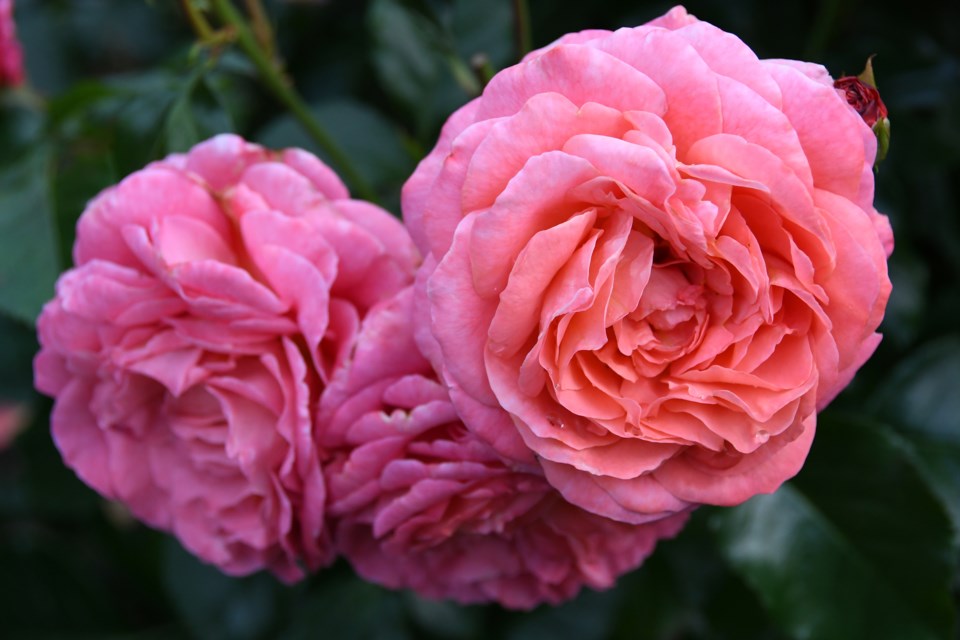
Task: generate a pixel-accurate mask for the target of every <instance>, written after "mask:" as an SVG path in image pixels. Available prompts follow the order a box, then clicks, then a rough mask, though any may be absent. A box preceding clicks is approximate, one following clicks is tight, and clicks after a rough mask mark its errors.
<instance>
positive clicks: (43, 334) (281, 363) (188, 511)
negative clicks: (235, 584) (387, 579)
mask: <svg viewBox="0 0 960 640" xmlns="http://www.w3.org/2000/svg"><path fill="white" fill-rule="evenodd" d="M415 256H416V250H415V249H414V247H413V244H412V243H411V242H410V240H409V237H408V236H407V235H406V233H405V231H404V230H403V228H402V226H401V225H400V223H399V222H398V221H397V220H396V219H394V218H391V217H390V216H389V215H388V214H387V213H386V212H384V211H382V210H380V209H379V208H377V207H374V206H373V205H370V204H367V203H364V202H359V201H354V200H349V199H348V195H347V191H346V188H345V187H344V186H343V184H342V183H341V182H340V180H339V179H338V178H337V177H336V176H335V175H334V173H333V172H332V171H331V170H330V169H329V168H327V167H326V166H325V165H324V164H322V163H321V162H320V161H319V160H318V159H317V158H315V157H314V156H312V155H310V154H308V153H306V152H304V151H300V150H287V151H283V152H279V153H273V152H269V151H267V150H265V149H263V148H261V147H259V146H256V145H252V144H248V143H246V142H244V141H243V140H241V139H240V138H238V137H236V136H232V135H223V136H218V137H216V138H213V139H211V140H209V141H207V142H204V143H202V144H200V145H198V146H196V147H194V148H193V149H192V150H191V151H190V152H189V153H188V154H186V155H174V156H171V157H169V158H167V159H166V160H163V161H162V162H157V163H155V164H152V165H150V166H148V167H147V168H145V169H143V170H142V171H138V172H137V173H135V174H133V175H131V176H129V177H127V178H126V179H125V180H123V181H122V182H121V183H120V184H119V185H117V186H115V187H112V188H110V189H107V190H106V191H105V192H103V193H102V194H101V195H100V196H98V197H97V198H96V199H95V200H94V201H92V202H91V203H90V205H89V206H88V208H87V210H86V211H85V212H84V214H83V216H82V217H81V219H80V222H79V225H78V230H77V241H76V245H75V247H74V259H75V261H76V267H75V268H74V269H71V270H70V271H68V272H67V273H65V274H64V275H63V276H62V277H61V279H60V281H59V282H58V284H57V295H56V298H55V299H54V300H53V301H51V302H50V303H48V304H47V306H46V307H45V308H44V311H43V313H42V315H41V316H40V319H39V336H40V343H41V345H42V349H41V352H40V354H39V355H38V356H37V359H36V362H35V375H36V378H35V379H36V385H37V388H38V389H40V390H41V391H43V392H45V393H47V394H49V395H51V396H54V398H55V399H56V402H55V405H54V409H53V414H52V418H51V420H52V428H53V436H54V439H55V441H56V444H57V446H58V447H59V449H60V452H61V453H62V455H63V457H64V460H65V461H66V463H67V464H68V465H69V466H71V467H72V468H73V469H75V470H76V472H77V474H78V475H79V476H80V478H82V479H83V480H84V481H85V482H86V483H88V484H89V485H90V486H92V487H93V488H95V489H96V490H97V491H99V492H100V493H102V494H103V495H105V496H107V497H109V498H114V499H117V500H121V501H123V502H124V503H126V504H127V505H128V506H129V508H130V509H131V510H132V512H133V513H134V514H135V515H136V516H137V517H139V518H141V519H142V520H144V521H146V522H147V523H149V524H151V525H153V526H155V527H159V528H162V529H167V530H170V531H172V532H173V533H175V534H176V535H177V537H179V538H180V540H181V541H182V542H183V544H184V545H185V546H186V547H187V548H188V549H189V550H190V551H192V552H193V553H195V554H196V555H198V556H200V557H201V558H202V559H204V560H206V561H208V562H211V563H214V564H217V565H219V566H220V567H221V568H222V569H223V570H224V571H226V572H227V573H231V574H245V573H249V572H251V571H255V570H257V569H260V568H268V569H270V570H272V571H273V572H275V573H276V574H277V575H278V576H280V577H281V578H283V579H284V580H294V579H297V578H298V577H300V576H301V575H302V570H301V568H300V566H301V565H305V566H306V567H309V568H316V567H318V566H321V565H323V564H324V563H326V562H328V561H329V560H330V559H331V557H332V550H331V548H330V544H329V536H328V534H327V531H326V530H325V528H324V524H323V514H324V506H325V488H324V484H323V478H322V473H321V469H320V466H319V462H318V453H317V451H316V448H315V442H314V441H313V433H312V432H313V430H314V421H313V420H312V417H311V416H312V415H313V412H314V409H315V407H314V404H315V402H316V399H317V398H318V397H319V394H320V392H321V390H322V388H323V386H324V385H325V384H326V382H327V380H328V378H329V377H330V375H331V372H332V371H333V370H334V369H335V368H337V367H338V366H340V363H341V362H342V361H343V359H344V358H345V356H346V354H348V353H349V352H350V350H351V349H352V348H353V343H354V341H355V339H356V335H357V332H358V330H359V326H360V322H361V320H362V318H363V316H364V315H365V314H366V312H367V310H368V309H369V308H370V307H371V306H372V305H374V304H375V303H376V302H378V301H379V300H380V299H382V298H384V297H386V296H388V295H392V294H393V293H394V292H395V291H397V290H399V289H401V288H402V287H404V286H406V285H407V284H408V283H409V282H410V280H411V279H412V274H413V269H414V266H415V259H416V258H415Z"/></svg>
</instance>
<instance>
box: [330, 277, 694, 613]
mask: <svg viewBox="0 0 960 640" xmlns="http://www.w3.org/2000/svg"><path fill="white" fill-rule="evenodd" d="M413 315H414V313H413V295H412V290H409V289H408V290H405V291H403V292H401V293H400V294H398V295H397V296H396V297H395V298H393V299H391V300H389V301H387V302H384V303H382V304H381V305H380V306H378V307H376V308H375V309H374V310H373V311H371V312H370V314H369V315H368V316H367V318H366V320H365V322H364V326H363V329H362V332H361V336H360V339H359V340H358V342H357V348H356V353H355V355H354V357H353V359H352V360H351V361H350V362H349V363H348V364H347V366H346V367H345V368H344V369H342V370H341V371H340V372H339V373H338V374H337V376H336V377H335V379H334V381H333V382H332V383H331V384H330V386H329V387H328V388H327V390H326V392H325V393H324V396H323V399H322V403H321V412H320V414H321V418H320V421H319V422H320V423H321V424H323V425H324V427H325V428H324V431H323V433H322V435H321V437H320V442H321V443H322V444H323V447H324V449H326V450H327V451H329V452H331V455H332V458H331V459H330V460H329V461H328V462H327V463H326V464H325V465H324V468H325V474H326V476H327V481H328V487H329V500H330V502H329V514H330V517H331V520H332V521H333V522H334V523H335V524H334V525H333V526H334V530H335V540H336V545H337V548H338V550H339V551H340V552H342V553H343V554H344V555H345V556H346V557H347V558H348V559H349V560H350V562H351V563H352V564H353V565H354V567H355V568H356V570H357V572H358V573H360V575H362V576H363V577H365V578H367V579H368V580H371V581H373V582H377V583H379V584H382V585H385V586H388V587H392V588H401V587H406V588H412V589H414V590H416V591H417V592H419V593H421V594H423V595H426V596H428V597H434V598H451V599H454V600H457V601H459V602H462V603H477V602H488V601H496V602H499V603H500V604H502V605H504V606H506V607H511V608H521V609H529V608H532V607H533V606H535V605H537V604H539V603H541V602H549V603H553V604H557V603H559V602H561V601H564V600H567V599H569V598H571V597H573V596H574V595H575V594H576V593H577V592H578V591H579V590H580V588H581V587H582V586H583V585H587V586H590V587H593V588H607V587H610V586H612V585H613V583H614V581H615V580H616V578H617V577H618V576H619V575H620V574H622V573H624V572H626V571H628V570H631V569H634V568H636V567H637V566H638V565H639V564H640V563H641V562H642V561H643V559H644V558H646V557H647V555H649V554H650V553H651V552H652V550H653V547H654V544H655V543H656V541H657V540H658V539H660V538H663V537H666V536H673V535H674V534H676V533H677V531H679V530H680V528H681V527H682V526H683V524H684V522H685V521H686V519H687V514H686V513H682V514H679V515H676V516H673V517H672V518H669V519H665V520H661V521H658V522H655V523H652V524H647V525H628V524H624V523H621V522H616V521H613V520H609V519H607V518H604V517H601V516H597V515H594V514H591V513H588V512H586V511H583V510H582V509H579V508H577V507H575V506H573V505H571V504H569V503H568V502H566V501H565V500H563V498H562V497H560V495H559V493H558V492H557V491H556V490H554V489H553V488H552V487H551V486H550V485H549V484H548V483H547V482H546V481H545V480H544V478H543V475H542V473H541V472H540V470H539V469H536V468H533V469H525V468H522V467H511V466H508V465H506V464H504V462H503V461H502V460H501V459H500V457H499V456H497V455H496V453H495V451H494V450H493V449H492V448H491V447H490V446H488V445H487V444H485V443H484V442H483V441H481V440H480V439H479V438H477V437H476V436H475V435H474V434H473V433H471V432H470V431H469V430H467V429H466V428H465V426H464V424H463V421H462V419H461V417H460V416H459V415H458V413H457V411H456V409H455V408H454V407H453V405H452V404H451V402H450V398H449V396H448V393H447V390H446V389H445V388H444V387H443V385H441V384H440V383H439V382H438V380H437V378H436V376H435V374H434V372H433V371H432V369H431V367H430V365H429V364H428V362H427V361H426V360H425V359H424V357H423V356H422V355H420V352H419V351H418V347H417V345H416V344H415V342H414V336H413V333H414V331H413V327H414V322H413Z"/></svg>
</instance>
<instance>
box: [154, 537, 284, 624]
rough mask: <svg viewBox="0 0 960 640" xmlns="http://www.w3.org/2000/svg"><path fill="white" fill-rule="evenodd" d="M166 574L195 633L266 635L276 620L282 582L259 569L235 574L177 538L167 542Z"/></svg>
mask: <svg viewBox="0 0 960 640" xmlns="http://www.w3.org/2000/svg"><path fill="white" fill-rule="evenodd" d="M164 548H165V552H164V566H163V576H164V582H165V583H166V586H167V593H168V595H169V597H170V599H171V600H172V601H173V603H174V606H175V607H176V610H177V612H178V613H179V615H180V617H181V618H182V619H183V621H184V623H185V624H186V626H187V627H189V628H190V629H191V630H192V631H193V632H194V634H195V636H196V637H197V638H209V639H211V640H217V639H218V638H224V639H227V638H229V639H230V640H245V639H247V638H262V637H267V632H268V631H269V630H270V629H271V628H272V627H274V625H276V623H277V619H276V615H277V611H276V609H277V606H276V605H277V600H278V599H279V597H280V596H281V594H282V590H283V587H282V585H280V584H279V583H278V582H277V580H276V579H275V578H273V577H272V576H270V575H267V574H265V573H259V574H256V575H253V576H248V577H245V578H234V577H230V576H227V575H225V574H223V573H221V572H220V571H219V570H218V569H217V568H216V567H213V566H210V565H206V564H203V563H202V562H200V561H199V560H198V559H197V558H195V557H194V556H192V555H190V554H189V553H187V552H186V551H185V550H184V549H183V547H181V546H180V544H179V543H178V542H176V541H175V540H173V538H168V539H167V540H166V543H165V545H164Z"/></svg>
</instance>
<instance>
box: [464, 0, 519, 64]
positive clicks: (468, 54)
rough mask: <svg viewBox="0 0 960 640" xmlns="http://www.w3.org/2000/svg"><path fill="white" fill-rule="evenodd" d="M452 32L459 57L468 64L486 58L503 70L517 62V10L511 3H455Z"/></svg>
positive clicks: (471, 0) (492, 0)
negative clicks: (514, 29)
mask: <svg viewBox="0 0 960 640" xmlns="http://www.w3.org/2000/svg"><path fill="white" fill-rule="evenodd" d="M450 30H451V32H452V35H453V41H454V45H455V46H456V48H457V53H459V54H460V56H461V57H462V58H463V59H464V60H466V61H467V62H470V61H471V60H472V59H473V58H474V56H476V55H483V56H485V57H486V58H487V60H489V61H490V63H491V64H492V65H493V66H494V67H495V68H498V69H499V68H502V67H505V66H506V65H508V64H510V63H511V62H512V61H513V59H514V55H515V52H514V43H513V10H512V8H511V3H510V1H509V0H487V1H486V2H476V0H454V3H453V7H452V9H451V14H450Z"/></svg>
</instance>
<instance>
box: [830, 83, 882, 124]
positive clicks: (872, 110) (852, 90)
mask: <svg viewBox="0 0 960 640" xmlns="http://www.w3.org/2000/svg"><path fill="white" fill-rule="evenodd" d="M833 86H834V87H836V88H837V89H839V90H840V91H843V94H844V97H845V98H846V99H847V102H848V103H849V104H850V106H851V107H853V108H854V109H856V110H857V113H859V114H860V117H861V118H863V121H864V122H866V123H867V124H868V125H870V126H871V127H872V126H873V125H875V124H876V123H877V121H878V120H883V119H884V118H886V117H887V107H886V105H884V104H883V100H881V99H880V92H879V91H877V89H876V87H872V86H870V85H869V84H867V83H866V82H864V81H863V80H861V79H860V78H858V77H857V76H845V77H843V78H840V79H839V80H836V81H834V83H833Z"/></svg>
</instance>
